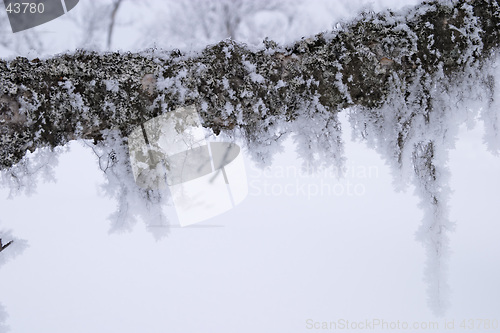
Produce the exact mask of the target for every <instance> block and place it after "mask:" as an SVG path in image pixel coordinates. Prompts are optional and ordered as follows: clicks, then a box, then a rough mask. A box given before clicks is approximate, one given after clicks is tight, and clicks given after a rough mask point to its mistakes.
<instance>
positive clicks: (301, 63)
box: [0, 0, 500, 169]
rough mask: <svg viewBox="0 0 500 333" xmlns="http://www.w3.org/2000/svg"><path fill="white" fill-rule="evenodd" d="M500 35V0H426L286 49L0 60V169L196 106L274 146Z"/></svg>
mask: <svg viewBox="0 0 500 333" xmlns="http://www.w3.org/2000/svg"><path fill="white" fill-rule="evenodd" d="M499 31H500V9H499V4H498V1H486V0H482V1H447V2H428V3H423V4H421V5H419V6H417V7H415V8H412V9H408V10H406V11H404V12H401V13H393V12H390V11H387V12H384V13H380V14H374V13H365V14H363V15H362V16H360V17H359V18H358V19H357V20H355V21H353V22H351V23H349V24H347V25H346V26H344V27H342V29H339V30H336V31H331V32H325V33H321V34H318V35H316V36H314V37H311V38H307V39H302V40H300V41H298V42H296V43H295V44H293V45H289V46H286V47H278V46H277V45H276V44H275V43H273V42H272V41H268V42H267V43H266V45H267V46H266V48H265V49H260V50H254V49H251V48H250V47H247V46H245V45H242V44H239V43H237V42H234V41H231V40H225V41H222V42H220V43H218V44H216V45H212V46H208V47H207V48H206V49H204V50H203V51H202V52H199V53H195V54H190V55H185V54H181V53H180V52H179V51H173V52H170V53H168V52H167V53H163V52H157V51H149V52H144V53H140V54H132V53H95V52H87V51H77V52H74V53H71V54H63V55H58V56H55V57H52V58H49V59H44V60H39V59H35V60H32V61H29V60H28V59H26V58H21V57H18V58H16V59H13V60H9V61H0V168H1V169H6V168H10V167H12V166H13V165H15V164H16V163H18V162H19V161H20V160H21V159H22V158H23V156H24V155H25V153H26V151H34V150H35V149H36V148H40V147H47V146H48V147H57V146H61V145H64V144H65V143H67V142H68V141H70V140H73V139H92V140H94V142H96V143H97V142H100V141H102V140H103V139H104V138H103V134H102V133H103V131H105V130H118V131H120V132H121V133H122V135H123V136H127V135H128V134H129V133H130V131H131V130H132V129H133V128H135V127H136V126H138V125H139V124H140V123H142V122H144V121H146V120H148V119H151V118H153V117H155V116H157V115H159V114H161V113H163V112H168V111H170V110H173V109H175V108H176V107H179V106H184V105H189V104H195V105H196V106H197V108H198V110H201V112H200V114H201V116H202V118H203V125H204V126H205V127H209V128H212V129H213V131H214V133H216V134H218V133H219V132H220V131H225V130H232V129H238V130H240V131H241V132H242V133H243V134H244V137H245V139H246V140H247V141H248V143H249V145H250V147H251V146H252V145H253V146H260V145H262V144H269V142H268V141H269V140H268V139H266V140H262V139H261V136H260V134H265V133H267V134H273V135H274V134H276V132H277V131H279V126H278V125H279V124H285V123H287V122H293V120H295V119H297V118H299V117H300V116H301V113H302V112H301V110H303V109H304V108H311V106H314V107H315V109H317V110H327V111H328V112H329V113H331V114H332V115H333V114H335V113H336V112H338V111H340V110H342V109H344V108H346V107H349V106H353V105H358V106H362V107H366V108H369V109H375V108H378V107H380V106H381V105H383V104H384V103H385V101H386V98H387V97H388V95H389V94H390V93H391V92H392V91H393V90H394V89H398V90H400V91H402V92H405V91H409V89H410V87H411V86H412V85H415V81H417V80H420V81H422V80H426V79H428V77H429V76H430V75H433V74H434V73H436V72H442V73H444V78H443V82H445V81H444V80H448V82H452V81H453V80H454V77H455V76H456V75H457V74H459V73H463V72H464V71H465V70H466V68H468V67H470V66H473V65H475V64H478V63H481V62H482V61H483V60H485V59H487V58H488V57H489V56H490V53H491V52H492V51H493V50H496V49H497V46H498V43H499V39H500V37H499ZM445 83H446V82H445ZM448 84H450V83H448ZM425 98H426V96H425V94H423V95H422V96H421V99H422V101H421V102H422V103H424V101H425ZM321 112H324V111H321ZM334 122H335V121H334ZM278 134H279V133H278ZM273 135H271V136H270V137H271V138H273ZM267 137H268V138H269V135H268V136H267ZM256 149H257V148H256Z"/></svg>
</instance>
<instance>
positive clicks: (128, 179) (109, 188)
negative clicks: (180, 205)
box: [89, 131, 169, 240]
mask: <svg viewBox="0 0 500 333" xmlns="http://www.w3.org/2000/svg"><path fill="white" fill-rule="evenodd" d="M105 137H106V139H105V140H104V141H103V142H101V143H99V144H98V145H97V146H91V147H92V149H93V151H94V153H95V154H96V156H97V158H98V161H99V167H100V168H101V170H102V171H103V172H104V174H105V177H106V183H105V184H103V185H102V189H103V191H104V193H105V194H106V195H107V196H109V197H111V198H114V199H115V200H116V201H117V205H118V206H117V209H116V211H115V212H114V213H113V214H112V215H111V216H110V217H109V219H110V221H111V228H110V232H123V231H130V230H131V229H132V228H133V226H134V225H135V224H136V222H137V218H140V219H141V220H142V221H143V222H144V223H146V225H147V226H148V227H150V228H148V230H150V231H151V232H152V233H153V236H154V237H155V239H157V240H159V239H161V238H162V237H165V236H166V235H168V233H169V228H168V223H167V219H166V216H165V215H164V213H163V211H162V209H163V206H164V205H168V198H169V193H168V189H166V188H165V189H155V190H152V189H149V190H146V189H143V188H141V187H139V186H137V184H136V182H135V180H134V175H133V172H132V167H131V164H130V158H129V151H128V146H127V139H126V138H123V137H121V136H120V134H119V133H118V132H115V131H110V132H108V133H106V134H105ZM89 145H90V143H89Z"/></svg>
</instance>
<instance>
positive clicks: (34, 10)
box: [6, 2, 45, 14]
mask: <svg viewBox="0 0 500 333" xmlns="http://www.w3.org/2000/svg"><path fill="white" fill-rule="evenodd" d="M44 10H45V7H44V5H43V3H39V4H37V3H34V2H21V3H19V2H15V3H9V4H8V6H7V8H6V11H7V13H9V14H11V13H14V14H28V13H29V14H40V13H43V11H44Z"/></svg>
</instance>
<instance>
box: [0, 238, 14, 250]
mask: <svg viewBox="0 0 500 333" xmlns="http://www.w3.org/2000/svg"><path fill="white" fill-rule="evenodd" d="M12 242H14V241H10V242H8V243H7V244H5V245H3V244H2V239H1V238H0V252H2V251H3V250H5V249H6V248H7V247H8V246H9V245H10V244H12Z"/></svg>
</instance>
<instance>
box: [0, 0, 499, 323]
mask: <svg viewBox="0 0 500 333" xmlns="http://www.w3.org/2000/svg"><path fill="white" fill-rule="evenodd" d="M80 2H81V4H79V5H78V6H77V7H75V9H74V10H73V12H72V13H70V14H71V15H75V16H77V15H88V12H84V9H85V8H87V7H85V6H88V3H87V4H86V3H84V1H83V0H82V1H80ZM405 3H407V4H414V3H416V1H408V2H405ZM367 4H368V3H367V2H365V1H362V0H357V1H329V2H326V1H324V2H321V1H314V2H307V3H306V2H304V3H303V4H301V5H300V6H302V7H303V8H302V10H300V13H301V16H300V17H299V18H298V20H299V22H300V24H297V23H296V24H295V25H294V26H293V27H291V28H290V29H289V30H286V31H285V28H282V27H281V30H280V29H278V28H277V26H276V24H275V23H276V22H277V21H279V20H278V19H276V17H275V16H273V14H272V13H261V14H260V15H259V17H257V18H254V19H255V22H253V23H252V24H254V25H257V26H259V27H260V28H259V29H260V30H259V31H264V32H268V34H269V35H270V37H271V38H274V39H276V40H279V41H280V42H283V41H291V40H294V39H296V38H297V37H299V36H303V35H306V36H307V35H310V34H314V33H317V32H320V31H322V30H326V29H329V28H330V27H331V26H332V24H334V23H335V22H336V21H339V20H342V19H349V18H352V17H354V16H355V15H356V13H357V12H358V10H359V9H361V8H363V7H365V6H366V5H367ZM402 5H403V3H402V2H398V1H391V0H384V1H378V2H375V3H372V7H373V8H374V9H375V10H380V9H382V8H385V7H390V8H393V9H397V8H400V7H402ZM155 6H159V7H160V6H162V5H161V4H160V2H159V1H156V2H155V1H149V2H148V5H147V6H146V5H143V4H133V3H131V2H125V3H124V5H123V7H122V8H121V9H120V12H119V16H118V23H119V24H118V26H117V27H116V28H115V31H116V35H115V39H114V41H113V45H114V48H118V49H122V50H137V49H139V48H140V47H142V46H144V45H146V44H147V43H148V42H149V43H150V45H149V46H151V45H152V43H151V41H153V39H154V37H155V36H152V35H144V34H143V32H144V31H147V30H148V29H152V28H151V26H152V25H153V24H157V23H155V22H157V21H156V20H153V17H154V16H155V15H156V11H155V10H153V9H154V8H155ZM2 10H3V9H2ZM70 14H68V15H70ZM4 26H5V25H4ZM144 27H149V28H147V29H146V28H144ZM158 27H159V28H158V29H160V26H158ZM248 27H251V24H250V23H249V24H248ZM292 28H293V29H292ZM35 29H37V31H39V32H40V36H41V37H42V38H44V45H49V46H50V47H49V49H46V50H44V52H41V53H40V54H38V53H37V51H36V50H35V51H33V50H28V49H24V50H22V49H21V50H19V51H18V52H19V53H21V54H23V55H28V56H32V57H35V56H38V55H44V54H55V53H59V52H64V51H65V50H73V49H74V48H75V47H76V46H79V45H78V42H76V41H75V40H77V39H78V38H77V37H76V36H77V35H78V31H79V30H78V29H77V28H76V27H74V26H73V25H72V22H71V21H70V20H68V19H63V18H61V19H57V20H55V21H52V22H50V23H48V24H45V25H43V26H40V27H37V28H35ZM242 29H244V27H243V28H242ZM248 29H250V28H248ZM266 29H267V30H266ZM2 33H4V34H5V33H8V31H7V32H6V31H2ZM245 33H247V34H250V32H245V31H243V32H241V35H242V36H245ZM273 34H274V36H273ZM158 35H161V33H160V32H159V33H158ZM16 38H20V37H16ZM249 38H250V37H249ZM252 38H255V36H253V37H252ZM180 39H181V38H179V37H177V38H172V40H173V41H175V40H180ZM280 39H281V40H280ZM175 43H178V44H175ZM175 43H174V42H172V44H171V45H169V43H167V42H163V44H162V46H164V47H170V46H171V47H184V48H186V47H199V45H194V44H195V42H193V41H191V42H189V43H190V44H189V43H188V45H185V44H182V43H181V42H179V41H176V42H175ZM0 55H1V56H4V57H8V56H13V55H15V53H13V52H12V51H10V50H7V49H0ZM341 119H342V129H343V139H344V142H345V152H346V158H347V167H348V171H349V172H348V173H347V174H346V176H345V179H343V180H340V181H337V180H336V179H335V178H332V177H329V176H328V175H323V176H321V175H320V176H315V177H305V176H303V175H301V174H293V171H294V170H295V171H297V172H298V170H300V167H301V164H302V161H301V160H299V159H298V157H297V156H296V153H295V152H294V149H295V148H294V146H293V143H292V142H291V140H290V141H288V142H287V144H286V145H285V147H286V149H285V152H283V153H281V154H278V155H277V156H276V158H275V160H274V162H273V164H272V165H271V167H270V168H269V169H267V171H265V172H264V171H263V170H261V169H259V168H257V167H256V166H255V165H253V163H252V162H251V160H250V158H246V167H247V174H248V181H249V185H250V189H249V196H248V197H247V199H246V200H245V201H244V202H243V203H242V204H241V205H240V206H238V207H236V208H235V209H233V210H231V211H229V212H227V213H224V214H223V215H220V216H217V217H215V218H212V219H210V220H207V221H206V222H203V223H201V224H199V225H195V226H192V227H187V228H178V227H175V228H172V230H171V232H170V233H169V234H168V236H167V237H165V238H163V239H161V240H159V241H157V240H156V239H155V238H154V237H153V235H152V233H151V230H148V229H147V228H146V226H145V224H143V223H137V224H136V225H135V227H134V229H133V230H132V231H131V232H125V233H114V234H109V233H108V231H109V228H110V223H109V221H108V220H107V217H108V216H109V215H110V214H111V213H113V212H114V210H115V208H116V202H114V201H112V200H110V199H109V198H107V197H105V196H103V194H102V193H100V191H99V185H100V184H102V183H103V181H104V178H103V176H102V172H101V171H100V170H99V168H98V164H97V161H96V158H95V155H93V153H92V151H91V150H90V149H89V148H88V147H85V146H84V145H83V144H82V143H80V142H73V143H71V144H70V145H69V148H70V150H69V152H65V153H62V154H61V155H60V156H59V163H58V166H57V167H56V168H55V178H56V179H57V182H56V183H43V182H40V183H39V184H38V187H37V191H36V193H34V194H32V195H31V196H25V195H19V196H15V197H14V198H13V199H7V197H8V189H4V188H2V189H0V230H4V231H5V230H10V232H11V235H13V236H14V237H16V238H20V239H24V240H26V241H27V245H28V247H27V248H26V249H25V250H24V251H23V252H22V253H21V254H20V255H18V256H16V257H15V258H13V259H12V260H9V261H7V262H5V263H4V264H3V265H2V266H1V267H0V270H1V274H0V303H1V305H2V306H0V332H3V331H5V330H6V328H5V327H4V326H2V325H6V326H8V327H10V331H11V332H14V333H17V332H21V333H23V332H37V333H45V332H47V333H59V332H61V333H63V332H71V333H78V332H121V333H128V332H151V333H156V332H158V333H160V332H179V333H181V332H252V333H255V332H310V331H333V330H322V329H319V330H318V329H311V328H310V327H309V326H308V323H310V322H311V320H312V322H331V321H339V320H342V319H343V320H349V322H363V323H365V321H366V320H368V321H372V320H374V319H378V320H380V321H382V320H384V321H386V322H388V323H391V322H397V321H400V322H408V323H409V324H410V325H412V324H414V323H418V325H419V326H420V327H423V326H425V325H430V324H431V322H437V323H438V325H439V328H437V329H427V331H432V332H444V331H453V330H449V329H448V330H446V329H445V321H446V322H448V323H449V322H450V321H454V324H455V329H456V331H470V332H482V331H485V332H492V331H498V329H497V330H494V329H489V330H487V329H474V330H469V329H460V328H459V325H460V323H461V322H462V321H463V320H466V321H467V324H470V322H469V320H470V319H472V320H474V321H475V325H476V328H477V325H478V321H477V319H482V320H490V321H491V322H492V321H494V320H496V321H497V322H498V321H500V284H499V281H500V264H499V263H500V241H499V238H500V227H499V225H498V221H499V216H500V205H499V203H500V190H499V187H500V172H499V171H500V157H495V156H493V155H492V154H491V153H489V152H488V151H487V150H486V146H485V145H484V144H483V135H484V130H483V125H482V123H481V122H478V123H477V125H476V126H475V127H474V128H472V129H467V127H466V126H465V124H464V126H463V127H462V128H461V130H460V133H459V135H458V137H459V140H458V142H457V144H456V148H455V149H454V150H452V151H451V153H450V159H449V164H448V166H449V169H450V171H451V183H450V187H451V188H452V189H453V191H454V192H453V194H452V196H451V201H450V214H451V220H452V221H455V222H456V231H455V232H454V233H452V234H450V239H451V242H450V246H451V250H452V254H451V258H450V259H449V272H448V276H449V278H448V279H449V280H448V283H449V285H450V287H451V289H452V293H451V298H450V300H449V301H450V302H451V306H450V308H449V309H448V311H447V313H446V315H445V317H444V318H440V317H436V316H434V314H433V312H432V311H431V309H430V308H429V307H428V306H427V301H426V299H427V293H426V288H427V286H426V284H425V282H424V280H423V278H424V273H423V272H424V263H425V251H424V248H423V247H422V245H421V243H420V242H418V241H417V240H416V239H415V232H416V231H417V229H418V227H419V225H420V224H421V220H422V216H423V212H422V210H421V209H420V208H419V207H418V201H419V199H418V198H417V197H416V196H414V195H413V187H410V188H409V189H408V190H407V191H406V192H402V193H399V192H395V191H394V187H393V185H392V181H393V179H392V176H391V175H390V170H389V167H388V166H386V165H385V164H384V161H383V160H382V159H381V158H380V156H379V155H378V154H377V153H376V152H375V151H374V150H372V149H369V148H367V147H366V145H365V144H364V143H360V142H353V141H352V140H351V133H350V125H349V123H348V121H347V117H346V116H345V113H344V114H343V115H342V116H341ZM284 170H287V171H288V174H286V172H285V174H284V175H283V171H284ZM363 171H365V173H363ZM325 182H327V183H330V184H340V185H339V187H337V189H341V188H343V189H344V190H345V192H344V193H340V194H338V195H328V194H325V193H321V192H319V193H318V192H314V191H313V189H316V190H317V189H320V188H321V184H324V183H325ZM348 184H351V185H353V186H354V187H351V190H353V191H354V189H357V190H358V192H357V193H353V194H352V195H350V194H349V193H347V192H348ZM285 188H286V189H288V190H289V191H288V192H287V193H283V191H284V189H285ZM304 188H309V191H304ZM266 189H267V192H266ZM295 190H296V191H295ZM290 191H291V192H290ZM361 192H362V193H361ZM351 193H352V192H351ZM165 209H166V211H167V214H170V215H171V216H172V219H173V220H172V223H173V224H176V221H175V211H174V209H173V207H166V208H165ZM4 235H5V234H4ZM4 237H5V236H4ZM4 241H7V239H5V240H4ZM9 250H10V248H8V249H6V250H5V251H4V252H3V253H1V254H0V265H1V264H2V263H3V262H2V257H1V256H2V255H4V253H7V252H8V251H9ZM6 314H7V315H8V317H7V318H4V317H5V316H6ZM483 325H484V322H483ZM389 330H390V329H389ZM420 330H422V331H424V329H423V328H422V329H420ZM350 331H355V332H356V331H365V330H356V329H350ZM370 331H375V332H378V331H387V330H377V329H374V330H370ZM392 331H396V332H397V331H399V330H397V329H394V330H392Z"/></svg>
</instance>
